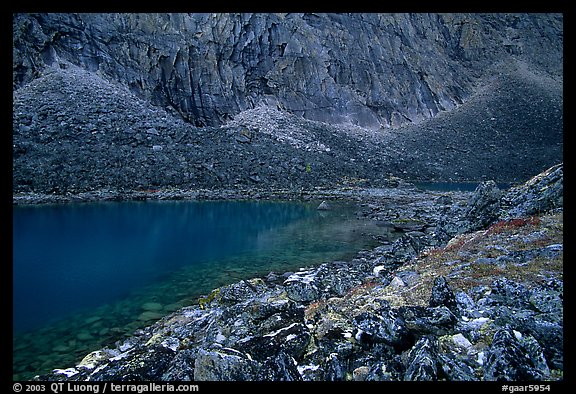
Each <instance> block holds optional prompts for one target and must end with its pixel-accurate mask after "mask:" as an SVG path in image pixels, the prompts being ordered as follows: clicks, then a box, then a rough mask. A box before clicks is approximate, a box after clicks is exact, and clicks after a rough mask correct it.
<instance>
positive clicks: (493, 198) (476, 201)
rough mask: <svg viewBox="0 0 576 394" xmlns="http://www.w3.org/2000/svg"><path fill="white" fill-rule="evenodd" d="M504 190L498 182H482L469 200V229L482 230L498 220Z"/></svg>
mask: <svg viewBox="0 0 576 394" xmlns="http://www.w3.org/2000/svg"><path fill="white" fill-rule="evenodd" d="M501 197H502V192H501V190H500V189H499V188H498V185H496V182H494V181H492V180H490V181H485V182H481V183H480V184H479V185H478V187H477V188H476V190H475V191H474V194H473V195H472V197H471V198H470V200H469V201H468V208H467V211H466V218H467V219H468V220H469V222H470V226H469V230H470V231H473V230H480V229H483V228H486V227H487V226H488V225H489V224H491V223H493V222H494V221H496V220H497V219H498V217H499V214H500V207H501V204H500V198H501Z"/></svg>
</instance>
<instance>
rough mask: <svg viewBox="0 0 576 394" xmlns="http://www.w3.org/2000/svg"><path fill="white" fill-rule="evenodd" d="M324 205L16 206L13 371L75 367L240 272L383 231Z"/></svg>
mask: <svg viewBox="0 0 576 394" xmlns="http://www.w3.org/2000/svg"><path fill="white" fill-rule="evenodd" d="M333 205H335V209H334V210H332V211H328V212H324V211H322V212H320V211H317V210H316V207H317V206H318V202H312V203H294V202H242V201H211V202H210V201H208V202H184V201H179V202H122V203H91V204H76V205H73V204H71V205H52V206H50V205H49V206H28V207H14V209H13V235H14V236H13V329H14V336H13V345H14V353H13V366H14V376H15V378H29V377H31V376H33V375H34V374H36V373H42V372H46V371H49V370H51V369H53V368H64V367H68V366H71V365H73V364H74V363H77V362H78V361H79V360H80V359H81V357H82V356H84V355H85V354H86V353H88V352H89V351H91V350H95V349H98V348H101V347H103V346H106V345H109V344H111V343H113V342H114V341H116V340H118V339H121V338H122V337H125V336H126V335H128V334H130V333H131V332H133V331H134V330H135V329H137V328H138V327H141V326H143V325H147V324H150V323H152V322H153V321H154V320H156V319H158V318H160V317H161V316H163V315H165V314H167V313H170V312H172V311H174V310H176V309H178V308H180V307H182V306H185V305H190V304H194V303H195V302H196V301H197V299H198V297H199V296H201V295H203V294H208V293H209V292H210V291H211V290H212V289H214V288H216V287H219V286H222V285H225V284H229V283H233V282H236V281H238V280H240V279H246V278H251V277H255V276H263V275H266V274H267V273H269V272H270V271H275V272H285V271H290V270H296V269H298V268H300V267H305V266H313V265H317V264H320V263H322V262H325V261H332V260H338V259H349V258H352V257H354V255H355V254H356V253H357V252H358V251H359V250H361V249H367V248H372V247H374V246H376V244H377V242H376V241H375V240H374V237H373V236H374V235H380V236H381V235H382V234H380V232H381V231H383V230H381V229H379V228H378V227H377V226H375V224H374V223H371V222H367V221H363V220H358V219H357V218H356V217H354V210H353V207H352V206H349V205H345V204H337V203H333Z"/></svg>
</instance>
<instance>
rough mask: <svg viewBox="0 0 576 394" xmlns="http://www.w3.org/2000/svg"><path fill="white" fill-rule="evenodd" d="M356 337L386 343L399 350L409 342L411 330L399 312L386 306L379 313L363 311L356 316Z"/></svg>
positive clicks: (367, 341) (366, 341) (366, 340)
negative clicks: (409, 330)
mask: <svg viewBox="0 0 576 394" xmlns="http://www.w3.org/2000/svg"><path fill="white" fill-rule="evenodd" d="M354 326H355V327H357V329H358V332H357V333H356V337H357V339H358V340H359V341H360V342H364V343H378V342H380V343H384V344H386V345H389V346H391V347H393V348H394V349H397V350H402V349H405V348H406V346H407V345H408V344H409V332H408V329H407V327H406V325H405V323H404V320H403V319H402V318H401V316H400V315H399V313H398V312H397V311H395V310H394V309H391V308H387V307H384V308H382V310H381V311H380V313H379V314H374V313H371V312H361V313H359V314H358V315H356V316H355V317H354Z"/></svg>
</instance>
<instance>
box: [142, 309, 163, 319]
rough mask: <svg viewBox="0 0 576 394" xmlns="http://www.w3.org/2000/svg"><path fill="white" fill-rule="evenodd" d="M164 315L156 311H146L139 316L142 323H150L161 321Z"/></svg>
mask: <svg viewBox="0 0 576 394" xmlns="http://www.w3.org/2000/svg"><path fill="white" fill-rule="evenodd" d="M163 316H164V314H162V313H159V312H154V311H145V312H142V313H141V314H140V316H138V320H141V321H150V320H158V319H161V318H162V317H163Z"/></svg>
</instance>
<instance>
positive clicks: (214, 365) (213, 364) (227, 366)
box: [194, 347, 258, 381]
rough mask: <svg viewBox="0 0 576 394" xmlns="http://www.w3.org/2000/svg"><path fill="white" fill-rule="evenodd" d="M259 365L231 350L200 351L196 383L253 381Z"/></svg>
mask: <svg viewBox="0 0 576 394" xmlns="http://www.w3.org/2000/svg"><path fill="white" fill-rule="evenodd" d="M257 367H258V364H257V363H256V362H255V361H253V360H251V359H249V358H247V357H246V355H245V354H243V353H241V352H239V351H237V350H234V349H229V348H218V347H215V348H214V349H211V350H206V349H199V350H198V355H197V356H196V360H195V362H194V380H195V381H245V380H253V379H254V377H255V376H256V371H257Z"/></svg>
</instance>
